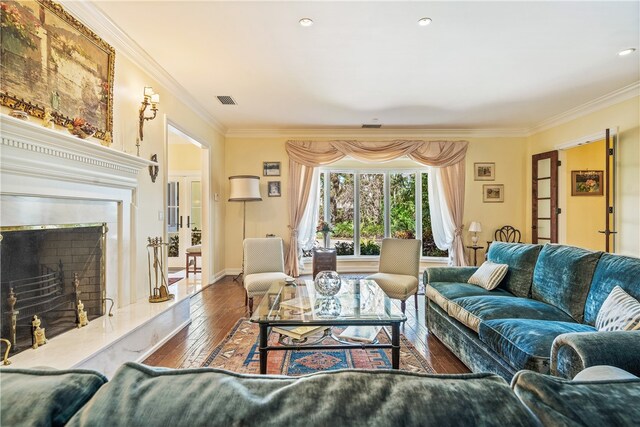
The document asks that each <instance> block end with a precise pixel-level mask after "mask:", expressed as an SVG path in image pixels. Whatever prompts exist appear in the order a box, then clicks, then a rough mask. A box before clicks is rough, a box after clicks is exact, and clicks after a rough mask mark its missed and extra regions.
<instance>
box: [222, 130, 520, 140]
mask: <svg viewBox="0 0 640 427" xmlns="http://www.w3.org/2000/svg"><path fill="white" fill-rule="evenodd" d="M528 135H529V133H528V130H527V129H229V130H227V133H226V134H225V137H226V138H371V137H378V138H379V137H396V138H397V137H407V138H443V137H446V138H453V137H466V138H472V137H476V138H490V137H494V138H523V137H527V136H528Z"/></svg>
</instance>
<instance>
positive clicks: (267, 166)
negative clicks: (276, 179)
mask: <svg viewBox="0 0 640 427" xmlns="http://www.w3.org/2000/svg"><path fill="white" fill-rule="evenodd" d="M262 176H280V162H264V163H263V166H262Z"/></svg>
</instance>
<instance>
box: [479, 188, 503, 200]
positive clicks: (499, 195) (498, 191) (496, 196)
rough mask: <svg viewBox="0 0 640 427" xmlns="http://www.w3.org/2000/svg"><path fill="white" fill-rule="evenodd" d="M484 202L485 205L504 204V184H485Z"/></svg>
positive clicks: (483, 190)
mask: <svg viewBox="0 0 640 427" xmlns="http://www.w3.org/2000/svg"><path fill="white" fill-rule="evenodd" d="M482 201H483V202H484V203H502V202H504V184H485V185H483V186H482Z"/></svg>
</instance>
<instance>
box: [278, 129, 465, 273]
mask: <svg viewBox="0 0 640 427" xmlns="http://www.w3.org/2000/svg"><path fill="white" fill-rule="evenodd" d="M468 144H469V143H468V142H467V141H424V140H403V139H398V140H392V141H352V140H339V141H287V143H286V150H287V154H288V155H289V187H288V188H289V191H288V194H289V197H290V199H289V221H290V224H289V231H290V239H289V249H288V250H287V255H286V260H285V265H286V267H285V268H286V269H287V274H289V275H292V276H299V273H300V272H299V265H298V226H299V225H300V220H301V219H302V215H303V213H304V208H305V206H306V204H307V202H308V200H309V193H310V190H311V188H310V187H311V178H312V176H313V169H314V168H315V167H318V166H323V165H328V164H331V163H334V162H336V161H338V160H340V159H342V158H343V157H346V156H349V157H352V158H354V159H357V160H362V161H367V162H385V161H388V160H393V159H397V158H398V157H402V156H407V157H409V158H410V159H411V160H414V161H416V162H418V163H420V164H423V165H426V166H434V167H440V168H446V169H447V170H449V168H452V169H451V172H450V173H447V174H444V175H446V176H447V177H448V178H447V180H448V184H447V186H446V188H447V190H446V192H447V193H449V191H451V192H452V193H451V194H448V195H447V196H446V200H447V204H448V206H449V210H450V212H455V214H452V216H453V218H454V220H455V226H456V230H458V229H460V230H462V227H463V224H462V214H463V204H464V158H465V155H466V152H467V146H468ZM459 163H460V164H461V166H457V165H458V164H459ZM458 201H462V202H463V203H462V204H459V205H458V203H457V202H458ZM457 234H458V236H459V235H460V233H457ZM454 244H455V249H454V248H452V249H451V250H455V252H456V255H457V254H458V253H462V256H461V257H457V256H456V257H455V258H454V260H455V259H456V258H457V260H458V261H457V262H455V263H456V264H457V265H465V261H464V246H463V245H462V239H460V238H458V239H455V240H454ZM458 246H460V247H459V248H458Z"/></svg>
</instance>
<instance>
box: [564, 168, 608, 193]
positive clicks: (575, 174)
mask: <svg viewBox="0 0 640 427" xmlns="http://www.w3.org/2000/svg"><path fill="white" fill-rule="evenodd" d="M603 175H604V172H603V171H571V195H572V196H602V194H603V191H602V190H603V189H602V177H603Z"/></svg>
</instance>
